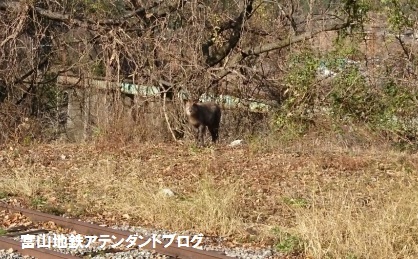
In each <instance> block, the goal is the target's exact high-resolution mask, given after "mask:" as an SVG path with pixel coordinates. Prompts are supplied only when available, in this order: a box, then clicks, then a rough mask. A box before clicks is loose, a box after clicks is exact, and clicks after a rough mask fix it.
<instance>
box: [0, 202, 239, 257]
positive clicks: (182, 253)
mask: <svg viewBox="0 0 418 259" xmlns="http://www.w3.org/2000/svg"><path fill="white" fill-rule="evenodd" d="M0 208H1V209H5V210H6V209H7V210H11V211H14V212H20V213H22V214H23V215H25V216H27V217H28V218H30V219H31V220H32V221H34V222H36V221H38V222H42V221H53V222H55V223H56V224H57V225H59V226H62V227H65V228H69V229H73V230H75V231H77V233H80V234H84V235H103V234H104V235H110V236H112V235H114V236H115V237H117V238H120V239H122V238H124V239H126V238H128V237H129V236H130V235H132V234H133V233H132V232H129V231H123V230H117V229H112V228H107V227H102V226H98V225H96V224H93V223H86V222H82V221H78V220H75V219H70V218H64V217H59V216H55V215H50V214H46V213H43V212H39V211H34V210H29V209H24V208H20V207H14V206H10V205H7V204H2V203H0ZM144 238H148V237H144ZM3 239H4V238H2V239H0V245H1V243H2V242H3ZM8 241H9V240H8ZM14 242H15V241H14ZM16 243H18V245H19V246H20V243H19V242H16ZM10 244H11V243H10ZM166 244H167V243H166V242H164V241H162V243H161V244H159V243H156V244H155V247H152V245H151V244H150V243H149V244H147V245H145V246H143V247H142V249H145V250H153V251H156V252H158V253H160V254H164V255H168V256H172V257H175V258H185V259H186V258H187V259H192V258H201V259H227V258H231V257H229V256H226V255H224V254H222V253H221V252H217V251H203V250H199V249H196V248H190V247H176V246H171V245H170V246H168V247H167V248H165V247H164V245H166ZM173 244H174V243H173ZM15 245H16V244H15ZM3 247H4V244H3ZM10 247H12V246H9V248H10ZM6 249H7V248H6ZM13 249H15V246H13ZM16 249H17V248H16ZM35 250H42V252H44V250H46V251H48V252H53V251H50V250H47V249H24V250H23V252H26V251H35ZM18 251H19V250H18ZM38 253H39V252H38ZM55 253H57V252H55ZM58 254H59V253H58ZM44 256H45V254H44ZM56 256H58V255H56ZM35 257H39V256H35ZM39 258H44V257H39ZM48 258H52V257H48ZM55 258H75V257H74V256H71V257H55Z"/></svg>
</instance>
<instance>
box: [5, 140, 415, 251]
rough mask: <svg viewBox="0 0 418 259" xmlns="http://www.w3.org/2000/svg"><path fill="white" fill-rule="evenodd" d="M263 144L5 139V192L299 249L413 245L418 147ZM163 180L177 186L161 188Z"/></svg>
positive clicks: (63, 207) (70, 210) (60, 207)
mask: <svg viewBox="0 0 418 259" xmlns="http://www.w3.org/2000/svg"><path fill="white" fill-rule="evenodd" d="M257 143H258V144H257ZM266 146H267V145H266V143H262V142H251V143H250V145H249V146H247V147H243V148H235V149H232V148H228V147H225V146H222V147H218V148H217V149H216V150H213V149H211V148H206V149H194V148H192V147H191V145H188V144H185V145H177V146H176V145H173V144H161V145H151V144H143V145H130V146H118V145H110V144H109V145H70V144H65V145H63V144H53V145H37V146H32V147H22V146H20V147H13V148H7V149H4V150H2V151H0V161H1V164H0V190H1V192H0V196H3V197H5V196H8V195H13V196H17V197H19V198H20V199H22V201H23V202H24V203H25V204H26V205H27V206H30V207H36V208H38V209H42V210H44V211H49V212H56V213H64V212H65V213H67V214H70V215H72V216H76V217H91V218H92V217H93V218H95V219H96V220H97V221H112V222H117V223H118V224H122V223H123V222H126V223H129V224H135V225H143V226H144V225H145V226H153V227H158V228H166V229H169V230H172V231H176V230H186V229H187V230H192V231H195V232H202V233H204V234H206V235H221V236H224V237H226V238H227V239H228V240H229V241H230V244H236V243H239V244H241V245H242V244H244V245H269V244H274V245H275V246H276V248H277V249H278V250H280V251H282V252H285V253H293V254H295V253H303V254H304V255H305V256H306V257H314V258H327V257H328V258H414V257H416V256H418V244H417V242H418V229H417V228H418V189H417V180H418V178H417V168H418V163H417V162H418V155H416V154H407V153H400V152H395V151H390V150H383V149H373V148H369V149H367V150H364V149H360V148H359V149H353V148H351V149H348V148H345V149H344V148H335V147H332V146H331V145H328V146H324V145H323V144H321V145H318V143H317V142H311V143H310V144H308V143H305V144H299V145H295V146H293V148H289V147H286V148H285V146H283V145H280V144H277V143H276V145H273V144H269V145H268V148H266ZM162 188H169V189H171V190H173V191H174V192H175V193H176V195H175V196H174V197H166V196H164V195H161V194H160V193H159V191H160V190H161V189H162ZM0 198H1V197H0Z"/></svg>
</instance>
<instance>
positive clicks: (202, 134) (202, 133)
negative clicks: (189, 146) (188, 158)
mask: <svg viewBox="0 0 418 259" xmlns="http://www.w3.org/2000/svg"><path fill="white" fill-rule="evenodd" d="M205 133H206V126H205V125H200V126H199V142H200V145H201V146H203V145H204V138H205Z"/></svg>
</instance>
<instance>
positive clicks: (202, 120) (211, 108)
mask: <svg viewBox="0 0 418 259" xmlns="http://www.w3.org/2000/svg"><path fill="white" fill-rule="evenodd" d="M185 112H186V116H187V117H188V119H189V123H190V124H191V125H193V126H194V128H195V129H196V130H197V134H196V142H197V143H198V144H200V145H202V146H203V144H204V143H203V142H204V141H203V139H204V136H205V133H206V127H208V129H209V132H210V134H211V135H212V142H213V143H216V141H217V140H218V138H219V124H220V122H221V108H220V107H219V105H218V104H216V103H214V102H205V103H198V102H196V101H186V102H185Z"/></svg>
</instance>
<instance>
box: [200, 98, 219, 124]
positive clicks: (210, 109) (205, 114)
mask: <svg viewBox="0 0 418 259" xmlns="http://www.w3.org/2000/svg"><path fill="white" fill-rule="evenodd" d="M197 105H198V107H199V110H200V111H201V112H200V115H201V116H200V120H201V121H202V122H203V123H204V124H206V125H213V126H215V124H216V126H219V122H220V120H221V108H220V107H219V105H218V104H217V103H215V102H206V103H198V104H197Z"/></svg>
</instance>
